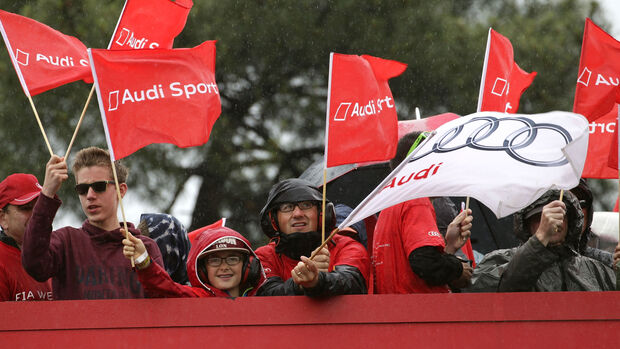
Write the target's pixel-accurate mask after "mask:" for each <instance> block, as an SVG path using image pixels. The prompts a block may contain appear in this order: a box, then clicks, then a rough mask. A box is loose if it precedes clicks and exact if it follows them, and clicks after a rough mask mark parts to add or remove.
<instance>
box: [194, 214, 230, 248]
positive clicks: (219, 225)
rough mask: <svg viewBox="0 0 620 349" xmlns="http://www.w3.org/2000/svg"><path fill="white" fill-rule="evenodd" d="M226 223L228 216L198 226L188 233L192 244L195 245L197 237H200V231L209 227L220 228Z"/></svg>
mask: <svg viewBox="0 0 620 349" xmlns="http://www.w3.org/2000/svg"><path fill="white" fill-rule="evenodd" d="M225 224H226V218H222V219H220V220H219V221H217V222H215V223H211V224H209V225H207V226H204V227H202V228H198V229H196V230H194V231H192V232H189V233H187V237H188V238H189V242H190V244H192V245H194V242H195V241H196V238H198V235H200V233H202V232H203V231H205V230H207V229H213V228H220V227H223V226H224V225H225Z"/></svg>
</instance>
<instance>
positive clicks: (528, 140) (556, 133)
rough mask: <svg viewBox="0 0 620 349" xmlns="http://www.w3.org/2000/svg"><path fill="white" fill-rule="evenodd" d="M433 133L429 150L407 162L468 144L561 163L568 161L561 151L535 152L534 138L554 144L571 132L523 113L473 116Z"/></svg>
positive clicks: (542, 163) (530, 160)
mask: <svg viewBox="0 0 620 349" xmlns="http://www.w3.org/2000/svg"><path fill="white" fill-rule="evenodd" d="M436 137H437V138H436V139H435V137H433V138H431V139H429V142H431V144H432V148H431V150H429V151H427V152H425V153H423V154H420V155H415V156H414V157H412V158H411V159H410V160H409V162H412V161H415V160H418V159H421V158H423V157H425V156H427V155H429V154H431V153H448V152H451V151H454V150H458V149H461V148H464V147H470V148H472V149H476V150H483V151H503V152H505V153H506V154H508V155H509V156H510V157H512V158H513V159H515V160H517V161H520V162H522V163H525V164H528V165H532V166H539V167H554V166H562V165H565V164H567V163H568V159H566V157H565V156H564V154H559V155H553V154H549V153H550V152H548V151H544V152H540V151H538V152H537V151H535V150H536V149H537V147H540V145H539V144H537V141H539V142H546V144H549V142H550V141H552V142H554V143H551V144H554V145H555V144H556V143H555V142H559V143H563V144H562V146H563V145H566V144H568V143H570V142H571V141H572V137H571V135H570V134H569V133H568V131H566V129H564V128H563V127H561V126H559V125H556V124H550V123H536V122H535V121H533V120H532V119H529V118H526V117H522V116H507V117H501V118H496V117H493V116H479V117H474V118H472V119H470V120H468V121H466V122H465V123H463V124H462V125H459V126H456V127H454V128H452V129H450V130H448V131H447V132H445V133H444V134H441V135H438V136H436ZM556 138H557V140H556ZM433 142H434V143H433ZM559 143H558V144H559ZM547 147H548V146H547ZM425 148H426V147H425ZM552 157H555V158H552Z"/></svg>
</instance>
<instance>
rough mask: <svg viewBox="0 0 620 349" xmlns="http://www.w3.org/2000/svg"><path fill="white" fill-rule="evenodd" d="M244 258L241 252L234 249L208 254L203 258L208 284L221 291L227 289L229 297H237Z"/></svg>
mask: <svg viewBox="0 0 620 349" xmlns="http://www.w3.org/2000/svg"><path fill="white" fill-rule="evenodd" d="M244 258H245V256H244V255H243V253H240V252H235V251H221V252H213V253H211V254H209V256H207V257H206V258H205V263H206V264H207V277H208V278H209V284H211V286H213V287H215V288H218V289H220V290H222V291H227V292H228V293H229V294H230V296H231V297H238V296H239V284H240V283H241V269H242V267H243V259H244ZM229 263H230V264H233V265H230V264H229ZM218 264H219V265H218Z"/></svg>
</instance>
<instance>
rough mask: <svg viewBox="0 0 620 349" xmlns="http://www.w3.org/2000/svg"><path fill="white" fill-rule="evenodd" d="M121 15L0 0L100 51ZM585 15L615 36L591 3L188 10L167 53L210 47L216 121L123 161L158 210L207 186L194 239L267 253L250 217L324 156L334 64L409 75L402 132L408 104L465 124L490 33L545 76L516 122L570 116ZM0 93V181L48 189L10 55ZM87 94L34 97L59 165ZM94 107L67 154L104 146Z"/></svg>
mask: <svg viewBox="0 0 620 349" xmlns="http://www.w3.org/2000/svg"><path fill="white" fill-rule="evenodd" d="M123 3H124V2H123V1H121V0H115V1H105V0H98V1H95V0H81V1H71V0H28V1H21V2H15V1H6V0H0V8H2V9H4V10H6V11H10V12H15V13H19V14H21V15H24V16H27V17H30V18H33V19H35V20H38V21H41V22H43V23H46V24H48V25H50V26H52V27H53V28H55V29H58V30H60V31H62V32H63V33H65V34H68V35H73V36H76V37H78V38H79V39H80V40H82V41H83V42H84V43H85V44H86V46H88V47H96V48H103V47H106V46H107V44H108V41H109V38H110V36H111V34H112V32H113V30H114V26H115V25H116V22H117V20H118V16H119V14H120V11H121V9H122V7H123ZM587 16H589V17H591V18H592V19H593V20H594V21H595V22H596V23H598V24H599V25H601V26H602V27H603V28H606V29H608V30H609V22H608V21H606V20H605V18H604V17H603V14H602V13H601V11H600V9H599V7H598V5H597V4H596V2H590V1H588V0H554V1H535V0H503V1H500V0H454V1H448V0H436V1H419V0H411V1H403V0H400V1H395V0H392V1H387V0H367V1H354V0H340V1H335V0H315V1H292V0H289V1H277V0H255V1H238V0H235V1H215V0H199V1H194V7H193V9H192V11H191V12H190V16H189V18H188V21H187V25H186V27H185V30H184V31H183V32H182V33H181V35H179V37H178V38H177V40H176V41H175V47H193V46H196V45H198V44H200V43H201V42H203V41H206V40H217V41H218V43H217V50H218V53H217V80H218V84H219V86H220V91H221V96H222V115H221V116H220V119H219V120H218V121H217V123H216V124H215V127H214V129H213V132H212V134H211V139H210V141H209V143H208V144H206V145H204V146H201V147H195V148H191V149H177V148H176V147H174V146H170V145H152V146H148V147H146V148H144V149H141V150H140V151H138V152H136V153H135V154H133V155H131V156H129V157H128V158H127V159H126V163H127V164H128V165H129V167H130V168H131V169H132V173H133V174H132V175H131V176H130V181H129V185H130V187H131V188H132V190H137V191H139V193H140V195H141V196H142V197H143V198H144V200H147V201H149V202H151V203H152V204H153V205H155V206H157V207H159V208H160V209H161V211H162V212H165V211H169V210H170V208H171V207H172V205H173V204H174V202H175V199H176V197H177V195H178V193H179V192H180V191H181V189H182V188H183V186H184V184H185V183H186V181H187V180H188V179H189V178H190V177H192V176H198V177H200V178H202V185H201V187H200V189H199V192H198V199H197V201H196V206H195V209H194V214H193V219H192V223H191V227H190V229H195V228H198V227H200V226H203V225H206V224H210V223H212V222H214V221H216V220H217V219H219V218H220V217H222V216H225V217H228V221H227V225H228V226H230V227H232V228H234V229H237V230H239V231H240V232H242V233H244V234H245V235H246V236H248V237H249V238H250V239H251V240H252V242H253V243H254V244H255V246H258V245H260V244H261V243H264V242H265V240H264V238H263V237H262V234H261V232H260V228H259V224H258V213H259V211H260V209H261V207H262V205H263V204H264V202H265V200H266V194H267V192H268V190H269V188H270V186H271V185H272V184H273V183H275V182H277V181H278V180H281V179H284V178H288V177H296V176H299V175H300V174H301V173H302V172H303V171H304V170H305V169H306V168H307V167H308V166H309V165H310V164H311V163H312V162H313V161H314V160H316V159H317V158H318V157H319V156H320V155H322V152H323V137H324V136H323V135H324V127H325V126H324V125H325V124H324V123H325V121H324V120H325V102H326V88H327V74H328V65H329V53H330V52H339V53H349V54H370V55H374V56H378V57H383V58H388V59H394V60H398V61H401V62H404V63H407V64H408V65H409V68H408V69H407V71H406V72H405V73H404V74H403V75H401V76H400V77H397V78H394V79H392V80H391V82H390V85H391V87H392V92H393V95H394V96H395V98H396V101H397V103H398V113H399V119H401V120H402V119H410V118H412V117H413V109H414V108H415V107H416V106H417V107H420V108H421V110H422V114H423V116H430V115H434V114H437V113H442V112H446V111H450V112H454V113H457V114H460V115H466V114H469V113H472V112H475V110H476V106H477V100H478V90H479V84H480V76H481V70H482V65H483V60H484V52H485V47H486V40H487V33H488V29H489V27H493V28H494V29H495V30H497V31H498V32H500V33H501V34H503V35H505V36H507V37H508V38H509V39H510V40H511V41H512V44H513V46H514V48H515V59H516V61H517V62H518V63H519V65H520V66H521V67H522V68H523V69H525V70H527V71H537V72H538V73H539V74H538V76H537V77H536V79H535V81H534V84H533V85H532V87H531V88H530V89H529V90H527V91H526V92H525V94H524V96H523V98H522V102H521V109H520V112H524V113H537V112H545V111H549V110H571V109H572V103H573V96H574V89H575V80H576V77H577V69H578V64H579V52H580V48H581V40H582V32H583V26H584V20H585V17H587ZM0 91H1V92H0V139H2V144H3V148H4V149H3V151H2V154H3V157H2V163H1V164H0V169H1V171H0V175H1V176H2V177H5V176H6V175H8V174H10V173H12V172H18V171H19V172H31V173H34V174H36V175H37V176H38V177H39V178H41V179H42V178H43V174H44V164H45V163H46V162H47V160H48V158H49V154H48V152H47V151H46V150H45V146H44V143H43V139H42V137H41V135H40V131H39V129H38V127H37V126H36V122H35V119H34V117H33V113H32V110H31V108H30V106H29V103H28V101H27V99H26V97H25V96H24V95H23V93H22V91H21V88H20V86H19V82H18V80H17V77H16V74H15V73H14V71H13V67H12V66H11V63H10V61H9V58H8V55H7V53H6V51H5V50H3V52H1V53H0ZM89 91H90V86H87V85H85V84H84V83H82V82H76V83H73V84H69V85H65V86H62V87H60V88H57V89H55V90H52V91H49V92H46V93H43V94H41V95H38V96H35V97H34V101H35V105H36V106H37V110H38V111H39V114H40V116H41V118H42V123H43V124H44V125H45V127H46V130H47V132H48V136H49V137H50V139H51V142H52V148H53V149H54V151H55V152H56V153H57V154H61V155H62V154H64V152H65V150H66V147H67V144H68V142H69V140H70V138H71V134H72V132H73V128H74V127H75V124H76V123H77V118H78V116H79V115H80V113H81V111H82V108H83V106H84V102H85V101H86V98H87V96H88V93H89ZM96 104H97V102H96V100H95V99H93V101H92V102H91V104H90V107H89V109H88V112H87V115H86V118H85V121H84V124H83V127H82V129H81V130H80V133H79V135H78V138H77V141H76V145H75V147H74V149H80V148H82V147H85V146H90V145H97V146H102V147H105V139H104V135H103V128H102V125H101V121H100V120H101V119H100V116H99V111H98V106H97V105H96ZM72 153H73V152H72ZM69 160H71V159H69ZM606 183H607V182H606ZM611 186H612V187H613V183H611ZM71 187H72V185H65V186H64V187H63V191H62V192H61V193H60V196H61V197H62V198H63V200H64V201H65V202H66V206H65V209H67V207H69V209H71V210H75V211H76V212H79V210H80V208H79V204H78V202H77V197H76V196H75V194H73V193H72V192H71ZM594 187H595V188H596V189H597V191H599V192H598V193H599V194H600V193H602V192H603V191H609V190H613V188H611V189H610V187H609V184H605V183H603V184H602V185H599V184H598V183H597V184H596V185H594ZM352 189H353V190H354V189H355V188H352ZM597 196H599V195H597Z"/></svg>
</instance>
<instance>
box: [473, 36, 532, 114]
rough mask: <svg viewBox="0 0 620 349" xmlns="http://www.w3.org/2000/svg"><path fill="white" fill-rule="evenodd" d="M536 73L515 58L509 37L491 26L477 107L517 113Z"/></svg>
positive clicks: (480, 109)
mask: <svg viewBox="0 0 620 349" xmlns="http://www.w3.org/2000/svg"><path fill="white" fill-rule="evenodd" d="M534 77H536V72H532V73H528V72H526V71H524V70H523V69H521V68H520V67H519V66H518V65H517V63H516V62H515V61H514V53H513V49H512V44H511V43H510V40H508V38H506V37H505V36H503V35H501V34H499V33H498V32H496V31H495V30H493V29H489V38H488V39H487V49H486V55H485V58H484V67H483V68H482V81H481V83H480V96H479V97H478V111H499V112H504V113H511V114H514V113H516V112H517V110H518V109H519V100H520V99H521V95H522V94H523V92H524V91H525V90H526V89H527V88H528V87H529V86H530V85H531V84H532V81H534Z"/></svg>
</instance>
